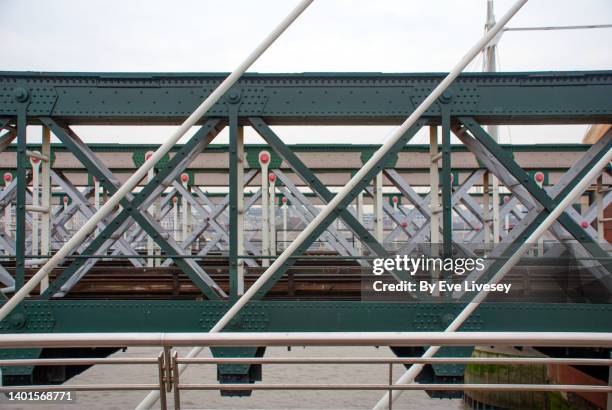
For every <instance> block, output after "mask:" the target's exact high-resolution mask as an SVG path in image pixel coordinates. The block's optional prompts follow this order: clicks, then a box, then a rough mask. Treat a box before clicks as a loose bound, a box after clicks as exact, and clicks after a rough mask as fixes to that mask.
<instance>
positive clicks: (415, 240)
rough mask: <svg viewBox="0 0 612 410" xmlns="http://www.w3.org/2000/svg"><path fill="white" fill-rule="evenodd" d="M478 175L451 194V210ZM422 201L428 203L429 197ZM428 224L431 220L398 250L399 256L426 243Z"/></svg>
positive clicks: (466, 180) (474, 173) (471, 177)
mask: <svg viewBox="0 0 612 410" xmlns="http://www.w3.org/2000/svg"><path fill="white" fill-rule="evenodd" d="M480 175H481V174H479V173H477V171H476V172H473V173H472V175H470V177H468V178H466V179H465V180H464V181H463V183H462V184H461V185H460V186H459V188H457V189H456V190H455V192H453V194H452V196H451V207H453V208H454V207H456V205H457V204H458V203H459V201H460V200H461V199H462V198H463V197H464V196H465V195H467V192H468V190H469V188H471V187H472V186H473V185H474V184H475V183H476V181H477V180H478V178H479V177H480ZM424 201H427V202H428V201H429V195H427V196H426V197H425V199H424ZM430 224H431V219H428V220H426V221H425V223H424V224H423V225H421V227H420V228H419V229H418V230H417V232H416V234H415V235H414V236H413V237H412V238H410V241H408V243H407V244H405V245H404V246H403V247H402V248H401V249H400V250H399V254H401V255H410V254H411V253H412V252H413V251H414V249H415V248H416V247H417V245H418V244H419V243H423V242H426V241H427V239H428V238H429V235H430V229H429V227H430ZM440 232H441V231H440ZM455 245H456V243H455Z"/></svg>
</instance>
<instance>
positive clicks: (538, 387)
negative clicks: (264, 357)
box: [178, 383, 612, 393]
mask: <svg viewBox="0 0 612 410" xmlns="http://www.w3.org/2000/svg"><path fill="white" fill-rule="evenodd" d="M178 388H179V389H180V390H385V391H386V390H437V391H440V390H441V391H459V390H462V391H477V390H479V391H529V392H536V391H557V392H580V393H609V392H612V387H608V386H591V385H579V384H496V383H495V384H459V383H458V384H454V383H443V384H438V383H435V384H433V383H432V384H429V383H428V384H419V383H415V384H357V383H352V384H328V383H325V384H290V383H279V384H236V383H234V384H223V385H222V386H220V385H218V384H207V383H201V384H200V383H198V384H179V385H178Z"/></svg>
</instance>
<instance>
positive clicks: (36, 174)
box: [30, 152, 41, 255]
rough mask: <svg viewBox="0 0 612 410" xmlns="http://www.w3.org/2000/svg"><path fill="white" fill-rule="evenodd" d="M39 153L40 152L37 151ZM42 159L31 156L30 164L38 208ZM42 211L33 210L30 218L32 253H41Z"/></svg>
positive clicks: (33, 201)
mask: <svg viewBox="0 0 612 410" xmlns="http://www.w3.org/2000/svg"><path fill="white" fill-rule="evenodd" d="M37 154H40V153H39V152H37ZM40 162H41V161H40V159H39V158H36V157H30V164H31V165H32V205H33V206H34V207H36V208H40ZM39 214H40V211H38V210H35V211H33V212H31V215H30V218H32V219H31V220H32V225H31V231H32V234H31V235H30V237H31V247H30V254H32V255H39V253H40V247H39V239H40V224H39V221H40V216H39Z"/></svg>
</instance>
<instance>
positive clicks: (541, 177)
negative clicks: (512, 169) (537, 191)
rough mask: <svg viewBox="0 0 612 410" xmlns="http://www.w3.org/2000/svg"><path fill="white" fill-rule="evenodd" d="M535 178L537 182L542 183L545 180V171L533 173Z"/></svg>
mask: <svg viewBox="0 0 612 410" xmlns="http://www.w3.org/2000/svg"><path fill="white" fill-rule="evenodd" d="M533 178H534V179H535V180H536V182H537V183H539V184H541V183H542V182H544V173H543V172H542V171H538V172H536V173H535V174H533Z"/></svg>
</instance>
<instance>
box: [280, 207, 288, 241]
mask: <svg viewBox="0 0 612 410" xmlns="http://www.w3.org/2000/svg"><path fill="white" fill-rule="evenodd" d="M282 201H283V205H282V208H281V209H282V212H283V246H282V249H283V250H285V248H286V247H287V207H288V205H287V197H286V196H283V199H282Z"/></svg>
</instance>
